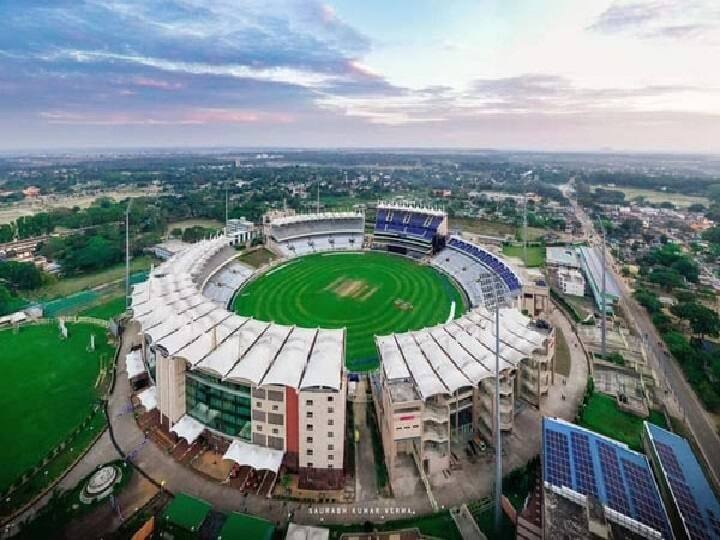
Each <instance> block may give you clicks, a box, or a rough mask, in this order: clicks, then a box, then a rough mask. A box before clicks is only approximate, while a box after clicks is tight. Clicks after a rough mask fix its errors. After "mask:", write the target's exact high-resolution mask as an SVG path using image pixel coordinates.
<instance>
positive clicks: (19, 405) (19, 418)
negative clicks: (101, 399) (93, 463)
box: [0, 324, 113, 491]
mask: <svg viewBox="0 0 720 540" xmlns="http://www.w3.org/2000/svg"><path fill="white" fill-rule="evenodd" d="M67 328H68V339H67V341H61V340H60V339H59V331H58V327H57V325H54V324H48V325H38V326H24V327H21V328H20V331H19V333H18V334H14V333H13V331H12V330H3V331H0V351H2V354H0V370H2V374H3V376H2V377H1V378H0V433H2V434H3V436H2V444H1V445H0V463H2V467H0V491H3V490H5V489H6V488H7V487H8V486H9V485H10V484H11V483H12V482H13V481H14V480H15V479H16V478H18V477H19V476H20V475H22V473H23V472H24V471H26V470H28V469H30V468H32V467H34V466H35V465H36V464H37V463H39V462H40V461H41V460H42V458H43V457H44V456H45V455H47V453H48V452H49V451H50V450H52V448H54V447H55V446H56V445H57V444H58V443H59V442H61V441H62V440H64V439H65V438H66V437H67V436H68V435H69V434H70V432H72V431H73V429H75V428H76V427H77V426H78V425H80V423H81V422H82V420H83V419H84V418H85V417H86V416H87V415H88V414H89V413H90V410H91V408H92V404H93V403H94V402H95V400H96V399H97V397H98V396H97V391H96V389H95V384H96V381H97V379H98V374H99V371H100V358H101V356H102V361H103V362H104V363H108V362H109V361H110V360H111V359H112V354H113V350H112V347H111V346H109V345H108V343H107V340H106V338H105V331H104V330H103V329H102V328H99V327H97V326H90V325H83V324H76V325H68V327H67ZM90 334H95V347H96V350H95V352H88V351H87V350H86V348H87V346H88V344H89V342H90Z"/></svg>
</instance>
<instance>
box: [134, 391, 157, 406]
mask: <svg viewBox="0 0 720 540" xmlns="http://www.w3.org/2000/svg"><path fill="white" fill-rule="evenodd" d="M137 397H138V399H139V400H140V403H142V406H143V407H145V410H147V411H151V410H153V409H156V408H157V386H150V387H148V388H146V389H145V390H143V391H142V392H140V393H139V394H138V395H137Z"/></svg>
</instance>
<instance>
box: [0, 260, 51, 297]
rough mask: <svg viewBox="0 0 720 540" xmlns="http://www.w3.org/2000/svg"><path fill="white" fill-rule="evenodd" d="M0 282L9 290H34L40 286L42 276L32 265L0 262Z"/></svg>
mask: <svg viewBox="0 0 720 540" xmlns="http://www.w3.org/2000/svg"><path fill="white" fill-rule="evenodd" d="M0 281H4V282H5V283H6V284H7V285H8V286H9V287H10V288H11V289H20V290H29V289H36V288H37V287H39V286H40V285H42V282H43V274H42V272H41V271H40V270H39V269H38V267H37V266H35V265H34V264H33V263H29V262H18V261H7V262H0Z"/></svg>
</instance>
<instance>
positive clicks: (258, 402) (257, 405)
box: [255, 401, 262, 409]
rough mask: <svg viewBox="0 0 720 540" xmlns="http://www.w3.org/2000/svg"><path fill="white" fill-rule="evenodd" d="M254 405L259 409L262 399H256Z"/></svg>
mask: <svg viewBox="0 0 720 540" xmlns="http://www.w3.org/2000/svg"><path fill="white" fill-rule="evenodd" d="M255 406H256V407H257V408H258V409H259V408H261V407H262V401H256V402H255Z"/></svg>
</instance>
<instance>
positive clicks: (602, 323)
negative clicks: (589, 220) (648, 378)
mask: <svg viewBox="0 0 720 540" xmlns="http://www.w3.org/2000/svg"><path fill="white" fill-rule="evenodd" d="M598 224H599V225H600V242H601V249H602V298H601V301H600V304H601V306H600V308H601V311H602V313H601V314H600V316H601V317H602V318H601V319H600V332H601V334H600V339H601V341H602V343H601V347H602V349H601V351H602V357H603V360H605V359H606V357H607V305H606V303H607V258H606V255H605V225H604V224H603V222H602V218H598Z"/></svg>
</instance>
